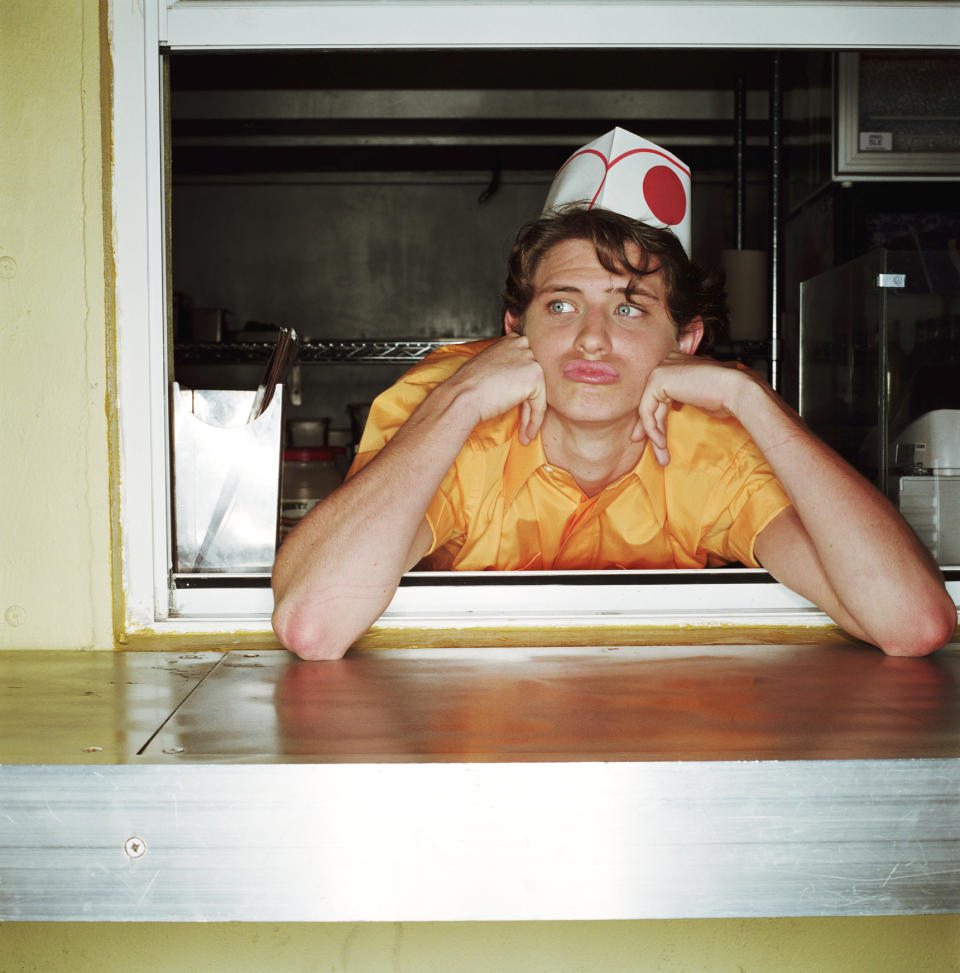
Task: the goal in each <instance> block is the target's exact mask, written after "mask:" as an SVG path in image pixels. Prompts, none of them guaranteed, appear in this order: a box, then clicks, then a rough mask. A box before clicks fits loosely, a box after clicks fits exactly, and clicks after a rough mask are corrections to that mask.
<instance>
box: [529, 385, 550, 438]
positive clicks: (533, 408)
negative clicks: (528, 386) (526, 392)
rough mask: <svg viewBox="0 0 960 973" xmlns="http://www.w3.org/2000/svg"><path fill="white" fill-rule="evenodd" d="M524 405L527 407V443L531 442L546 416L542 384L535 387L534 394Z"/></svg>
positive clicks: (545, 398)
mask: <svg viewBox="0 0 960 973" xmlns="http://www.w3.org/2000/svg"><path fill="white" fill-rule="evenodd" d="M526 405H527V407H528V413H527V414H528V422H527V442H533V440H534V439H536V438H537V433H539V432H540V427H541V426H542V425H543V420H544V418H545V417H546V414H547V390H546V388H544V386H543V384H542V383H540V384H538V385H537V390H536V392H535V393H534V395H532V396H531V397H530V398H529V399H527V402H526Z"/></svg>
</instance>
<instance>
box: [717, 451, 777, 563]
mask: <svg viewBox="0 0 960 973" xmlns="http://www.w3.org/2000/svg"><path fill="white" fill-rule="evenodd" d="M789 506H790V498H789V497H788V496H787V495H786V493H785V491H784V489H783V487H782V486H781V485H780V481H779V480H778V479H777V478H776V476H775V475H774V473H773V471H772V470H771V469H770V467H769V466H768V465H767V462H766V460H765V459H764V457H763V454H762V453H761V452H760V450H759V449H758V447H757V446H756V445H755V444H754V443H753V441H752V440H748V441H747V442H745V443H744V444H743V445H742V446H741V447H740V449H739V450H738V451H737V453H736V455H735V456H734V458H733V461H732V462H731V464H730V466H729V468H728V470H727V471H725V473H724V475H723V476H722V477H721V480H720V482H719V483H718V484H717V487H716V489H715V490H714V492H713V496H712V497H711V498H710V500H709V501H708V503H707V507H706V511H711V510H712V511H715V512H716V513H715V517H714V518H713V519H712V520H707V521H706V522H704V523H703V524H702V528H703V534H702V545H703V547H704V549H706V550H707V551H708V552H709V553H711V554H715V555H717V556H719V557H721V558H722V559H723V560H725V561H739V562H740V563H742V564H744V565H746V566H747V567H759V566H760V564H759V562H758V561H757V559H756V557H755V556H754V553H753V547H754V544H755V542H756V539H757V537H758V536H759V534H760V533H761V532H762V531H763V529H764V528H765V527H766V526H767V525H768V524H769V523H770V522H771V521H772V520H773V519H774V518H775V517H776V516H777V515H778V514H780V513H781V512H782V511H783V510H785V509H786V508H787V507H789ZM718 508H719V509H718Z"/></svg>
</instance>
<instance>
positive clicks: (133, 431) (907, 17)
mask: <svg viewBox="0 0 960 973" xmlns="http://www.w3.org/2000/svg"><path fill="white" fill-rule="evenodd" d="M504 38H508V40H506V41H505V40H504ZM745 38H748V39H747V40H745ZM318 46H322V47H324V48H327V49H341V50H343V49H351V48H367V49H369V48H394V49H400V48H443V47H454V48H463V49H468V48H472V49H477V48H504V47H513V48H536V47H551V48H584V47H589V48H602V47H616V48H623V47H629V46H633V47H636V48H638V49H640V48H644V47H664V48H669V47H692V46H701V47H710V48H724V47H738V48H768V49H783V50H787V49H791V48H810V49H813V48H820V49H849V50H857V49H859V50H865V49H900V50H909V49H939V50H943V49H956V48H958V47H960V4H958V3H955V2H947V3H942V2H937V3H929V2H913V3H896V2H879V3H850V2H836V0H834V2H817V0H814V2H805V0H779V2H757V0H755V2H749V3H744V2H725V0H720V2H707V3H704V2H688V0H673V2H644V0H594V2H591V3H581V2H565V0H527V2H524V3H516V2H507V0H489V2H472V0H419V2H388V0H356V2H329V0H295V2H285V0H221V2H215V0H138V3H135V4H134V3H126V2H121V0H113V2H111V4H110V49H111V54H112V59H113V73H114V88H113V118H112V123H113V140H114V141H113V144H114V160H113V173H112V187H113V198H112V207H113V231H114V240H113V244H114V254H115V260H116V327H117V361H118V365H117V368H118V374H117V388H118V398H119V402H118V409H119V437H120V438H119V491H120V492H119V502H120V517H119V519H120V525H121V544H122V564H123V578H122V584H123V594H122V597H123V602H124V613H125V625H126V628H127V630H128V631H130V632H132V631H137V630H152V631H157V632H189V631H205V632H220V631H228V630H229V631H235V630H236V629H237V628H238V627H242V628H243V629H244V630H247V631H254V632H256V631H264V632H266V631H268V630H269V614H270V610H271V608H272V601H271V597H270V592H269V589H268V588H224V589H186V590H178V591H175V592H172V591H171V587H170V580H169V578H170V550H169V535H170V531H169V482H170V473H169V443H168V435H169V432H168V431H169V424H168V419H167V366H166V362H167V349H166V339H165V335H166V320H165V315H166V299H165V293H166V285H165V279H166V246H165V232H164V186H163V162H162V160H163V150H164V145H163V115H162V85H161V73H160V58H159V54H160V51H161V50H162V49H163V48H168V49H170V50H174V51H176V50H203V51H211V52H212V51H225V50H240V49H246V50H258V49H260V50H265V49H270V50H281V49H295V48H301V49H302V48H310V47H318ZM737 573H738V574H741V575H742V572H737ZM581 574H582V576H583V587H582V588H578V587H577V585H574V589H575V590H579V591H582V592H584V593H585V596H584V597H583V598H573V599H571V590H572V589H571V587H570V585H569V583H566V584H560V583H557V579H556V577H555V576H550V575H549V574H545V575H543V576H541V577H540V578H538V579H536V580H535V581H534V583H532V584H531V583H530V582H531V580H532V579H530V578H528V579H526V582H525V583H524V584H522V585H517V584H511V581H510V576H505V575H501V576H500V577H499V578H498V579H496V581H495V583H493V584H492V585H491V584H490V583H489V582H490V580H491V579H490V578H489V576H488V577H486V578H485V579H483V583H482V584H481V583H479V582H478V583H477V584H471V583H470V581H471V579H470V577H469V576H457V577H453V576H450V577H449V584H445V585H442V586H441V592H442V594H439V593H438V589H437V587H436V586H433V587H431V588H429V589H426V588H422V587H418V586H416V585H405V586H402V587H401V589H400V591H399V592H398V593H397V597H396V598H395V599H394V602H393V603H392V604H391V606H390V608H389V609H388V610H387V612H386V614H385V615H384V617H383V619H382V620H381V624H382V625H383V626H385V627H390V628H393V627H404V626H415V627H423V626H427V627H430V626H444V627H449V626H453V627H465V626H471V625H485V626H489V625H491V624H495V625H502V626H509V625H523V626H528V625H537V624H539V625H550V624H553V625H557V624H560V625H579V624H591V623H592V624H597V623H601V624H607V625H624V624H647V625H651V624H652V625H673V624H684V625H698V624H699V625H705V624H714V625H715V624H736V625H739V626H742V625H754V624H777V625H784V624H797V625H825V624H828V621H829V620H828V619H827V618H826V616H825V615H823V614H822V613H820V612H819V611H817V610H816V609H815V608H814V607H813V606H812V605H810V604H809V602H806V601H804V600H803V599H802V598H799V597H798V596H797V595H795V594H794V593H793V592H790V591H788V590H787V589H786V588H784V587H783V586H781V585H778V584H775V583H773V584H771V583H768V582H767V580H766V576H765V575H763V572H746V574H747V577H746V578H744V577H742V576H741V577H740V578H739V582H740V583H738V584H737V587H736V588H735V589H733V590H735V592H736V595H735V598H736V602H735V607H732V608H731V605H730V603H731V597H730V596H731V589H730V587H729V586H728V585H726V584H716V583H713V584H704V583H701V582H702V580H703V575H702V574H700V573H692V574H691V575H690V577H689V579H687V578H686V577H683V578H682V579H681V580H682V582H683V583H681V584H677V580H678V578H677V576H676V575H674V576H672V577H671V579H670V583H669V584H661V583H659V580H662V575H660V576H658V575H656V574H655V573H652V574H651V575H650V576H649V577H646V576H645V574H646V573H644V572H636V573H634V574H632V575H631V576H630V577H629V579H624V578H622V577H618V578H616V579H613V578H611V579H610V583H609V584H606V583H605V582H604V578H603V576H602V573H598V572H582V573H581ZM751 575H756V577H753V576H751ZM760 576H762V577H760ZM658 579H659V580H658ZM958 587H960V583H958ZM587 593H588V595H589V597H587V596H586V594H587ZM957 594H960V591H958V592H954V595H955V597H956V595H957ZM651 604H652V605H656V606H657V607H656V608H652V607H643V606H644V605H647V606H650V605H651ZM438 605H439V608H438ZM691 606H694V607H691Z"/></svg>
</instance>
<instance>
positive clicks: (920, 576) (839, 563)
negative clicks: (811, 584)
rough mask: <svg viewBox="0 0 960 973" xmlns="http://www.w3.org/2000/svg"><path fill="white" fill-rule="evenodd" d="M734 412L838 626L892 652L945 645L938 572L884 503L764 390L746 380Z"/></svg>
mask: <svg viewBox="0 0 960 973" xmlns="http://www.w3.org/2000/svg"><path fill="white" fill-rule="evenodd" d="M731 411H733V412H734V414H735V415H736V416H737V418H738V419H740V421H741V423H742V424H743V425H744V427H745V428H746V429H747V431H748V432H749V433H750V435H751V437H752V438H753V440H754V442H755V443H756V444H757V446H758V447H759V448H760V450H761V452H763V454H764V456H765V458H766V459H767V462H768V463H769V464H770V466H771V468H772V469H773V471H774V473H775V474H776V476H777V478H778V480H779V481H780V483H781V484H782V485H783V487H784V489H785V491H786V492H787V494H788V496H789V497H790V499H791V500H792V501H793V504H794V508H795V510H796V513H797V515H798V516H799V518H800V521H801V523H802V525H803V528H804V529H805V531H806V533H807V535H808V536H809V539H810V544H811V545H812V548H813V553H814V554H815V557H816V559H817V561H818V562H819V564H820V566H821V567H822V571H823V574H824V575H825V579H826V582H827V583H828V584H829V587H830V590H831V591H832V593H833V595H834V596H835V598H836V600H837V602H838V604H839V611H837V612H835V615H838V616H840V617H837V619H836V620H837V621H838V622H840V623H841V624H844V623H846V627H847V628H848V629H850V630H851V632H852V634H855V635H857V636H859V637H861V638H866V639H867V640H869V641H871V642H873V643H875V644H877V645H879V646H881V647H882V648H883V649H884V650H885V651H888V652H892V653H896V654H921V647H923V646H932V647H937V646H936V643H938V642H939V644H942V643H943V642H945V641H946V640H947V639H948V638H949V637H950V634H951V633H952V630H953V627H954V626H955V624H956V613H955V610H954V608H953V604H952V601H951V600H950V598H949V596H948V595H947V593H946V591H945V589H944V585H943V580H942V576H941V574H940V572H939V570H938V568H937V566H936V564H935V563H934V562H933V559H932V558H931V557H930V555H929V553H928V552H927V551H926V549H925V548H924V547H923V546H922V545H921V544H920V542H919V540H918V539H917V537H916V535H915V534H914V533H913V531H912V530H911V529H910V527H909V526H908V525H907V523H906V522H905V521H904V520H903V518H902V517H901V516H900V515H899V514H898V513H897V512H896V510H894V508H893V506H892V505H891V504H890V503H889V502H888V501H887V500H886V498H885V497H883V495H882V494H881V493H880V492H879V491H878V490H877V489H876V488H874V487H873V486H872V485H871V484H869V483H868V482H867V481H866V480H865V479H864V478H863V477H861V476H860V475H859V474H858V473H857V472H856V471H855V470H853V469H852V468H851V467H850V466H849V465H848V464H847V463H846V462H845V461H844V460H843V459H842V458H841V457H840V456H838V455H837V454H836V453H835V452H834V451H833V450H832V449H830V448H829V447H828V446H827V445H826V444H825V443H823V442H822V441H821V440H820V439H818V438H817V437H816V436H814V435H812V434H811V433H810V432H809V431H808V430H807V428H806V427H805V426H804V424H803V423H802V422H801V421H800V420H799V419H798V418H797V417H796V416H795V415H794V414H793V413H792V412H791V411H790V410H788V409H787V408H786V407H785V406H784V404H783V403H782V402H781V401H780V400H779V398H778V397H777V396H776V395H775V394H774V393H773V392H772V391H771V390H769V389H768V388H766V387H765V386H762V385H760V384H757V383H753V382H749V383H744V386H743V395H742V398H740V399H738V400H735V405H734V407H733V409H732V410H731ZM844 616H846V617H844ZM951 619H952V620H951ZM926 651H930V648H929V647H928V648H927V649H926Z"/></svg>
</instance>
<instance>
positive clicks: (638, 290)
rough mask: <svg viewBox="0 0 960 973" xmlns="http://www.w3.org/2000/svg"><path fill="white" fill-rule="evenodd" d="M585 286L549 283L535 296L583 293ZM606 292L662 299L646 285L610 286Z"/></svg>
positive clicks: (652, 299)
mask: <svg viewBox="0 0 960 973" xmlns="http://www.w3.org/2000/svg"><path fill="white" fill-rule="evenodd" d="M582 293H583V288H582V287H577V286H576V285H574V284H551V283H549V282H548V283H547V285H546V286H545V287H540V288H538V289H537V290H536V292H535V294H534V296H535V297H540V296H541V295H542V294H582ZM604 293H606V294H622V295H623V296H624V297H628V296H629V297H630V299H631V300H632V299H633V298H636V297H645V298H646V299H647V300H649V301H653V302H654V303H656V304H660V303H662V302H661V299H660V298H659V297H658V296H657V295H656V294H654V293H653V291H649V290H647V289H646V288H645V287H633V288H630V287H609V288H607V290H606V291H605V292H604Z"/></svg>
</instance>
